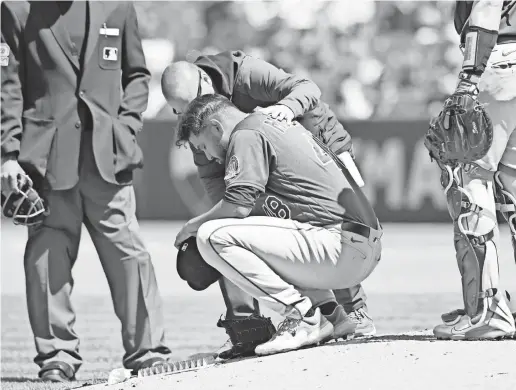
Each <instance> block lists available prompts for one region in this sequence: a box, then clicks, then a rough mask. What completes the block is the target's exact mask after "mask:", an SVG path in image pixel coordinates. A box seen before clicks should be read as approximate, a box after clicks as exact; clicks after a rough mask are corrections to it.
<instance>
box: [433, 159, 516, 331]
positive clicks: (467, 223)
mask: <svg viewBox="0 0 516 390" xmlns="http://www.w3.org/2000/svg"><path fill="white" fill-rule="evenodd" d="M441 168H442V169H443V172H442V176H441V181H442V185H443V187H444V192H445V194H446V197H447V202H448V209H449V212H450V215H451V216H452V219H453V221H454V225H455V239H454V241H455V249H456V255H457V264H458V267H459V271H460V274H461V278H462V292H463V299H464V309H465V312H466V314H467V316H468V317H469V318H470V319H471V321H472V323H473V324H476V323H479V322H489V321H490V320H491V319H492V318H494V317H497V318H498V317H499V318H501V319H502V321H506V322H508V323H509V325H510V326H509V327H511V326H512V327H513V326H514V325H513V321H512V316H510V317H511V318H509V316H507V313H509V310H508V307H507V303H506V302H505V300H504V298H503V296H502V297H500V298H498V297H497V298H496V299H493V298H494V296H495V295H496V291H497V288H498V285H499V275H498V253H497V248H496V244H495V242H494V240H493V238H494V230H495V228H496V225H497V220H496V215H495V212H494V210H495V204H494V198H493V180H492V179H493V173H492V172H489V171H487V170H484V169H482V168H481V167H479V166H477V165H475V164H457V165H455V166H454V167H453V168H452V167H450V166H447V165H442V166H441ZM511 324H512V325H511Z"/></svg>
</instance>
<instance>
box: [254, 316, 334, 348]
mask: <svg viewBox="0 0 516 390" xmlns="http://www.w3.org/2000/svg"><path fill="white" fill-rule="evenodd" d="M332 335H333V325H332V324H331V323H330V322H329V321H328V320H327V319H326V318H325V317H324V316H323V315H322V314H321V311H320V309H319V308H317V309H315V314H314V315H313V316H311V317H305V318H303V319H295V318H286V319H285V320H284V321H283V322H282V323H281V324H280V326H279V327H278V330H277V332H276V334H275V335H274V336H272V338H271V339H270V340H269V341H268V342H266V343H264V344H261V345H258V346H257V347H256V349H255V353H256V354H257V355H272V354H275V353H280V352H287V351H294V350H296V349H299V348H302V347H305V346H308V345H315V344H318V343H320V342H323V341H324V340H328V339H331V337H332Z"/></svg>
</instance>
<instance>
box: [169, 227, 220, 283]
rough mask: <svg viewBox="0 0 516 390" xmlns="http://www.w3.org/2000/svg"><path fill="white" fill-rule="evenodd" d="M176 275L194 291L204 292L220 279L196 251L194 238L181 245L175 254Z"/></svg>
mask: <svg viewBox="0 0 516 390" xmlns="http://www.w3.org/2000/svg"><path fill="white" fill-rule="evenodd" d="M176 268H177V273H178V274H179V277H180V278H181V279H183V280H186V282H187V283H188V285H189V286H190V287H191V288H193V289H194V290H195V291H202V290H206V289H207V288H208V287H210V286H211V285H212V284H213V283H215V282H216V281H218V280H219V279H220V277H221V275H220V273H219V271H217V270H216V269H215V268H213V267H212V266H211V265H209V264H208V263H206V262H205V261H204V259H203V258H202V256H201V254H200V253H199V249H197V242H196V239H195V237H190V238H189V239H188V240H186V241H185V242H183V243H182V244H181V248H180V249H179V252H178V253H177V265H176Z"/></svg>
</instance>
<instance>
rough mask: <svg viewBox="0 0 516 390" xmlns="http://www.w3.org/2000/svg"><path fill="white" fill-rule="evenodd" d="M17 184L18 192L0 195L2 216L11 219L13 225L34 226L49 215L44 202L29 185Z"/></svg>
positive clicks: (26, 183)
mask: <svg viewBox="0 0 516 390" xmlns="http://www.w3.org/2000/svg"><path fill="white" fill-rule="evenodd" d="M18 183H19V188H20V190H19V192H14V191H11V192H10V193H8V194H6V195H4V193H2V194H1V205H2V214H3V215H4V216H5V217H7V218H11V219H12V220H13V222H14V224H15V225H24V226H36V225H39V224H41V223H42V222H43V220H44V219H45V218H46V217H47V216H48V215H49V214H50V211H49V210H48V208H47V207H46V205H45V201H44V200H43V199H42V198H41V197H40V196H39V194H38V192H37V191H36V190H35V189H34V188H33V187H32V185H31V184H29V183H28V182H25V183H23V184H22V182H21V181H19V182H18Z"/></svg>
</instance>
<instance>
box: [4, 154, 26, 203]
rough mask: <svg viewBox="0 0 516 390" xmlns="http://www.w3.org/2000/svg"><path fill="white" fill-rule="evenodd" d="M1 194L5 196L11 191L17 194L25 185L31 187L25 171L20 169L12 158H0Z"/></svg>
mask: <svg viewBox="0 0 516 390" xmlns="http://www.w3.org/2000/svg"><path fill="white" fill-rule="evenodd" d="M1 171H2V174H1V178H2V192H3V193H5V194H8V193H10V192H11V191H13V192H15V193H18V192H19V191H20V188H21V187H23V186H24V185H25V184H26V183H28V184H29V185H30V186H32V184H33V183H32V180H31V179H30V178H29V177H28V176H27V174H26V173H25V171H24V170H23V169H22V167H20V164H18V161H17V160H16V158H14V157H6V158H2V168H1Z"/></svg>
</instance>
